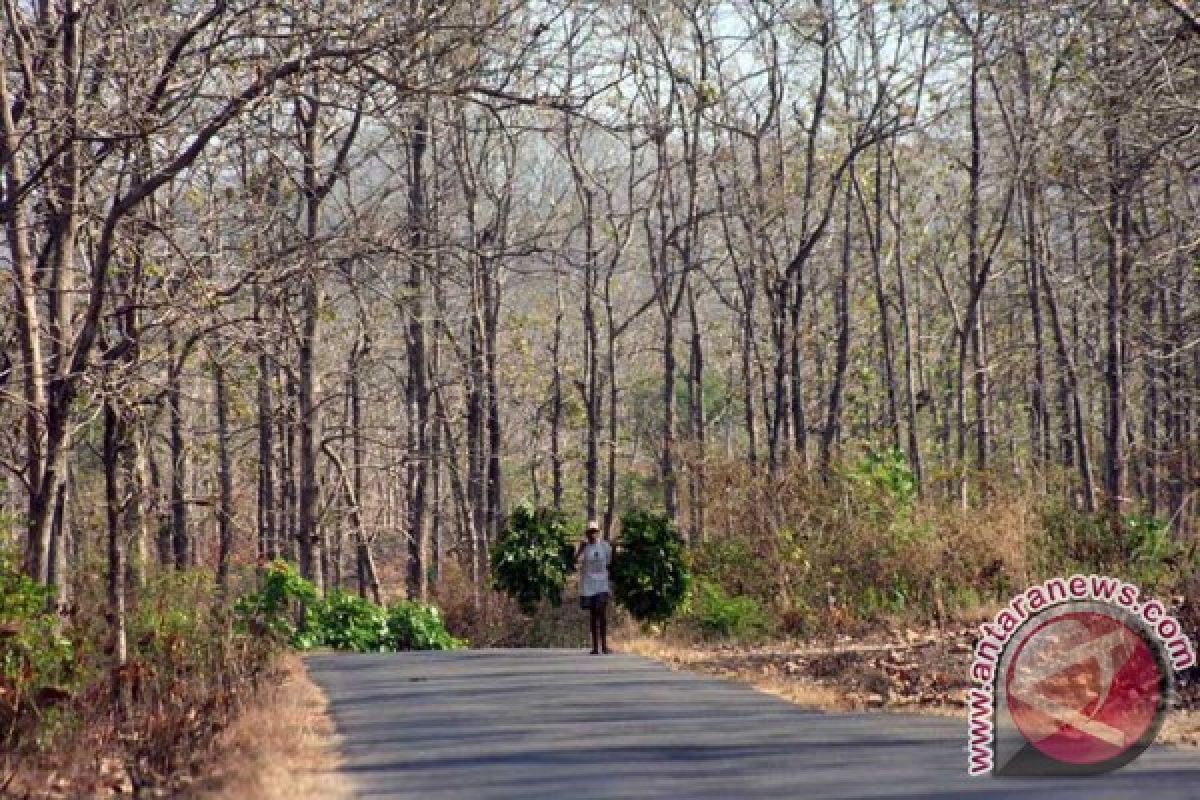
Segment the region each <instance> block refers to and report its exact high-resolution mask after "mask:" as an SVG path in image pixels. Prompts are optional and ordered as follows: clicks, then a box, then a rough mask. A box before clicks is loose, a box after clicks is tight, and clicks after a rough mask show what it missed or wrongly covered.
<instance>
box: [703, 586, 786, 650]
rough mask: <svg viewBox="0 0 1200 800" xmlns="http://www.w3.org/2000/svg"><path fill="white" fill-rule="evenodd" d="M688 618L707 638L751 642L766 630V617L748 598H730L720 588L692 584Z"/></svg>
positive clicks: (752, 600)
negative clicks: (746, 640) (749, 640)
mask: <svg viewBox="0 0 1200 800" xmlns="http://www.w3.org/2000/svg"><path fill="white" fill-rule="evenodd" d="M688 619H689V620H690V621H691V622H692V624H693V625H695V627H696V628H697V629H698V630H699V631H700V633H701V634H703V635H704V636H705V637H708V638H723V639H754V638H758V637H760V636H762V635H763V634H765V633H766V631H767V627H768V626H767V615H766V613H764V611H763V609H762V607H761V606H760V605H759V604H758V603H757V602H755V600H754V599H753V598H751V597H730V596H729V595H728V594H726V593H725V590H724V589H722V588H721V587H720V585H718V584H716V583H713V582H712V581H708V580H703V579H701V580H698V581H696V584H695V587H694V589H693V591H692V594H691V597H690V598H689V602H688Z"/></svg>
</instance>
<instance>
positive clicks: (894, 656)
mask: <svg viewBox="0 0 1200 800" xmlns="http://www.w3.org/2000/svg"><path fill="white" fill-rule="evenodd" d="M975 635H976V632H975V629H974V628H969V627H964V628H958V629H953V630H915V629H902V630H890V631H886V632H880V633H878V634H874V635H872V636H868V637H859V638H855V637H849V636H837V637H832V638H830V639H826V640H824V641H807V642H806V641H781V642H772V643H768V644H762V645H753V646H747V645H729V644H710V643H702V642H687V641H672V640H670V639H668V638H663V637H649V636H640V635H638V636H631V637H629V638H627V639H625V640H624V641H623V643H622V645H623V646H622V648H621V649H624V650H628V651H629V652H633V653H637V654H639V655H643V656H647V657H649V658H653V659H655V660H658V661H661V662H663V663H664V664H666V665H668V666H670V667H671V668H673V669H686V670H693V671H696V672H704V673H707V674H710V675H718V676H721V677H725V678H729V679H731V680H736V681H739V682H741V683H745V684H748V685H750V686H753V687H754V688H756V689H758V690H760V691H763V692H766V693H768V694H773V695H776V696H778V697H782V698H783V699H785V700H788V701H789V702H793V703H795V704H797V705H799V706H802V707H804V708H809V709H814V710H820V711H858V710H881V711H895V712H907V713H920V714H934V715H940V716H954V717H961V718H963V719H964V720H965V719H966V704H967V691H968V689H969V686H970V683H969V679H968V676H969V670H970V662H971V657H972V653H973V648H974V637H975ZM1179 699H1180V705H1181V707H1180V708H1178V709H1175V710H1173V711H1172V712H1171V713H1170V715H1169V716H1168V717H1167V720H1166V723H1165V724H1164V726H1163V730H1162V732H1161V733H1160V735H1159V741H1161V742H1164V743H1169V744H1177V745H1185V746H1200V685H1196V684H1188V685H1186V686H1184V687H1182V689H1181V692H1180V698H1179Z"/></svg>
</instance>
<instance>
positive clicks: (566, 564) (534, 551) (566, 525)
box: [491, 503, 579, 614]
mask: <svg viewBox="0 0 1200 800" xmlns="http://www.w3.org/2000/svg"><path fill="white" fill-rule="evenodd" d="M578 535H579V533H578V530H577V529H576V528H575V527H574V526H572V524H571V522H570V518H569V517H568V516H567V515H566V514H563V513H562V512H558V511H555V510H554V509H551V508H536V509H535V508H534V507H533V506H532V505H530V504H528V503H522V504H520V505H518V506H517V507H516V508H515V509H513V512H512V514H510V515H509V517H508V524H507V525H506V526H505V528H504V533H503V534H502V535H501V537H500V540H499V541H498V542H496V544H495V545H494V546H493V547H492V553H491V559H492V562H491V563H492V576H493V578H492V580H493V584H494V586H495V587H496V588H497V589H499V590H500V591H502V592H504V593H505V594H507V595H508V596H509V597H511V598H513V599H514V600H516V601H517V604H518V605H519V606H520V607H521V610H522V611H523V612H524V613H526V614H532V613H533V612H534V611H535V610H536V609H537V607H538V604H539V603H540V602H541V601H542V600H548V601H549V602H550V603H551V604H552V605H555V606H557V605H561V603H562V591H563V587H564V586H566V583H567V576H568V575H569V574H570V573H571V571H572V570H573V569H574V566H575V551H574V544H573V542H574V540H575V539H576V538H577V537H578Z"/></svg>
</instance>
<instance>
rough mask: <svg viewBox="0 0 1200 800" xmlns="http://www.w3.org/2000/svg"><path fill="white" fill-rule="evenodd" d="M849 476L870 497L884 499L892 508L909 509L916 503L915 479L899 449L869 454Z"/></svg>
mask: <svg viewBox="0 0 1200 800" xmlns="http://www.w3.org/2000/svg"><path fill="white" fill-rule="evenodd" d="M850 476H851V478H852V480H853V481H854V482H855V483H857V484H858V485H860V486H862V487H865V488H867V489H868V490H869V491H870V492H871V494H877V495H883V496H884V497H885V498H886V499H887V500H888V501H890V502H891V503H892V504H895V505H898V506H901V507H910V506H912V504H913V503H914V502H915V501H916V499H917V476H916V475H915V474H914V473H913V471H912V468H911V467H909V465H908V458H907V457H906V456H905V455H904V453H903V452H902V451H900V450H898V449H895V448H892V449H889V450H882V451H876V450H872V451H871V452H869V453H867V454H866V455H865V456H863V458H862V460H860V461H859V462H858V463H857V464H856V465H855V466H854V467H853V468H852V470H851V472H850Z"/></svg>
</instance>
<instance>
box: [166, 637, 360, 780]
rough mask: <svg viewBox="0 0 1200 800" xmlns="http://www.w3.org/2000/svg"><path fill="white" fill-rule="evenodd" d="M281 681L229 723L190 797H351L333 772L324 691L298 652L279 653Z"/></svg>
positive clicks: (332, 737) (333, 743)
mask: <svg viewBox="0 0 1200 800" xmlns="http://www.w3.org/2000/svg"><path fill="white" fill-rule="evenodd" d="M281 671H282V680H281V681H280V683H279V684H278V685H277V686H275V687H272V688H271V689H268V690H266V691H265V692H264V693H263V696H262V698H261V700H260V701H259V702H258V703H257V704H256V705H255V706H254V707H252V708H249V709H247V710H246V712H245V713H244V714H243V715H242V716H241V718H240V719H239V720H238V721H237V722H236V723H234V724H233V725H232V726H230V727H229V729H227V730H226V731H225V732H224V733H223V734H222V735H221V739H220V741H219V743H218V747H219V749H220V753H221V756H220V757H219V758H217V759H215V760H214V764H215V769H214V770H213V771H212V772H211V773H210V774H209V775H207V776H205V777H204V778H203V779H202V780H200V781H198V782H197V783H196V784H195V785H194V786H193V787H192V789H191V791H189V792H188V793H187V795H186V797H188V798H190V800H244V799H245V798H249V797H252V798H255V800H350V799H351V798H353V797H354V792H353V790H352V789H351V787H350V784H349V782H348V781H347V779H346V778H345V777H343V776H342V775H340V774H339V773H338V772H337V768H338V753H337V733H336V730H335V728H334V724H333V720H332V718H331V717H330V715H329V710H328V703H327V701H326V699H325V695H324V693H322V692H321V690H320V688H318V687H317V685H316V684H315V683H313V682H312V679H311V678H309V676H308V670H307V669H306V668H305V666H304V661H303V660H302V659H301V658H299V657H298V656H296V655H292V654H287V655H284V656H283V657H282V665H281Z"/></svg>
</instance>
